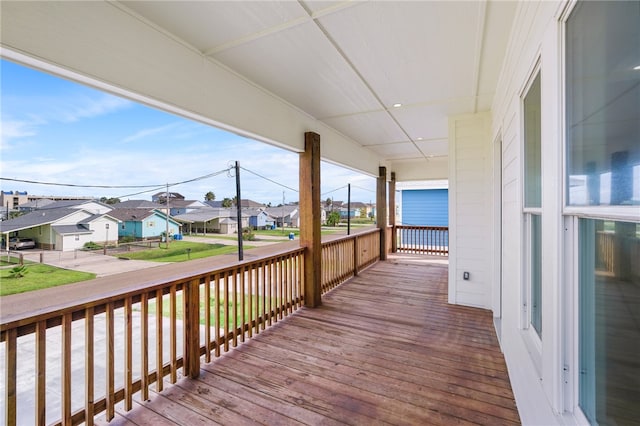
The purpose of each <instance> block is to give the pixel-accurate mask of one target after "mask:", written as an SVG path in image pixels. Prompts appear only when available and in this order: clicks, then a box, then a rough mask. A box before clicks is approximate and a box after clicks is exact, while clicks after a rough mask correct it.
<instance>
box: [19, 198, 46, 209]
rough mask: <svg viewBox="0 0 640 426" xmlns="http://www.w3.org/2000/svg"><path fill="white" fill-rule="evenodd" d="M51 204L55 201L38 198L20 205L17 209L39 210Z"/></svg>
mask: <svg viewBox="0 0 640 426" xmlns="http://www.w3.org/2000/svg"><path fill="white" fill-rule="evenodd" d="M53 203H55V201H54V200H50V199H49V198H40V199H37V200H33V201H29V202H27V203H22V204H20V205H18V208H19V209H40V208H43V207H45V206H48V205H49V204H53Z"/></svg>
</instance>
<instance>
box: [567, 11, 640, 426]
mask: <svg viewBox="0 0 640 426" xmlns="http://www.w3.org/2000/svg"><path fill="white" fill-rule="evenodd" d="M578 3H579V2H578V0H569V1H567V3H566V4H565V6H564V7H563V9H562V10H561V11H560V12H559V14H558V25H559V35H560V37H559V39H558V43H559V46H558V52H559V63H558V64H559V70H558V71H559V85H558V89H559V90H560V102H561V105H560V111H561V114H560V117H559V126H560V129H559V131H560V133H559V142H560V144H561V167H562V171H561V178H562V187H561V188H562V189H561V192H562V200H561V214H562V220H563V224H564V233H563V236H562V244H563V247H562V251H561V252H562V255H563V264H564V270H563V273H562V277H563V278H564V281H565V285H563V287H562V289H561V298H562V300H561V302H560V305H561V308H562V315H561V317H560V321H561V326H560V332H561V335H562V336H564V338H562V339H561V340H562V345H561V347H560V350H561V354H560V355H561V360H562V366H563V372H562V373H563V374H562V379H563V380H562V405H563V409H564V411H565V412H568V413H571V415H572V416H573V420H574V421H575V424H577V425H590V424H591V423H590V422H589V420H588V418H587V416H586V415H585V413H584V411H583V410H582V407H581V406H580V298H579V295H580V229H579V227H580V220H581V219H598V220H611V221H624V222H635V223H640V220H639V218H638V213H637V212H638V208H639V206H637V205H636V206H633V205H632V206H622V205H614V206H611V205H600V206H586V205H584V206H570V205H568V183H569V182H568V179H569V177H568V170H569V167H568V164H567V161H568V149H569V147H568V143H569V141H568V138H567V84H566V82H567V25H568V21H569V18H570V17H571V15H572V14H573V12H574V11H575V8H576V6H577V5H578Z"/></svg>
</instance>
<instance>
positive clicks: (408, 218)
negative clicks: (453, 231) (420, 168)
mask: <svg viewBox="0 0 640 426" xmlns="http://www.w3.org/2000/svg"><path fill="white" fill-rule="evenodd" d="M402 224H403V225H421V226H449V190H448V189H412V190H404V191H402Z"/></svg>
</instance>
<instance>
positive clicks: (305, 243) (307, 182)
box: [299, 132, 322, 308]
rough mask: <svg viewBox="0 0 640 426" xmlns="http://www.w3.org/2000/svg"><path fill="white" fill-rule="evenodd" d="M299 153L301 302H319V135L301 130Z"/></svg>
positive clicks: (310, 305) (314, 303)
mask: <svg viewBox="0 0 640 426" xmlns="http://www.w3.org/2000/svg"><path fill="white" fill-rule="evenodd" d="M304 147H305V151H304V152H302V153H300V168H299V170H300V245H301V246H302V247H305V255H304V260H303V262H304V304H305V306H307V307H312V308H315V307H316V306H320V305H321V304H322V300H321V294H322V275H321V271H322V236H321V235H320V215H319V214H318V213H317V212H318V211H320V135H318V134H317V133H313V132H306V133H305V134H304Z"/></svg>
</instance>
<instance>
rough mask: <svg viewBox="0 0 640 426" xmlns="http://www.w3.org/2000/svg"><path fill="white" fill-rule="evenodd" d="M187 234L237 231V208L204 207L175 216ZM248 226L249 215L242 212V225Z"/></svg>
mask: <svg viewBox="0 0 640 426" xmlns="http://www.w3.org/2000/svg"><path fill="white" fill-rule="evenodd" d="M175 219H176V220H177V221H178V222H180V223H182V224H183V229H184V230H185V233H189V234H203V235H206V234H232V233H235V232H237V231H238V221H237V210H236V209H234V208H226V207H221V208H213V207H205V208H202V209H198V210H194V211H192V212H190V213H184V214H181V215H178V216H175ZM246 226H249V215H248V214H246V213H244V212H243V213H242V227H243V228H244V227H246Z"/></svg>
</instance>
